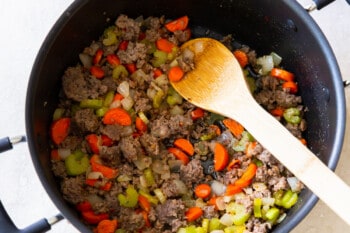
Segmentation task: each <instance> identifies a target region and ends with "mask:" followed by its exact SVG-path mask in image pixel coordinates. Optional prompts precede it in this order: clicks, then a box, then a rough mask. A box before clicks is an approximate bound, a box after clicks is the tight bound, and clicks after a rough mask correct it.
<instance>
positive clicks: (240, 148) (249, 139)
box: [232, 130, 255, 151]
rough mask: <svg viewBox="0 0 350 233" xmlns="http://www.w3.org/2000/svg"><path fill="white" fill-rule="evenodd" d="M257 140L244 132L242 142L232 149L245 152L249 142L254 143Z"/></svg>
mask: <svg viewBox="0 0 350 233" xmlns="http://www.w3.org/2000/svg"><path fill="white" fill-rule="evenodd" d="M254 140H255V139H254V137H253V136H252V135H251V134H250V133H249V132H248V131H246V130H245V131H243V133H242V138H241V140H239V141H237V142H235V143H234V144H233V146H232V149H234V150H235V151H245V149H246V147H247V144H248V142H253V141H254Z"/></svg>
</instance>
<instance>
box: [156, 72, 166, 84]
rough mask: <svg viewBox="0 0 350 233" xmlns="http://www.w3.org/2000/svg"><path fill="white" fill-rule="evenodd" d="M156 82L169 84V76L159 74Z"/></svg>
mask: <svg viewBox="0 0 350 233" xmlns="http://www.w3.org/2000/svg"><path fill="white" fill-rule="evenodd" d="M154 82H155V83H156V84H157V85H158V86H164V85H168V83H169V80H168V77H167V76H166V75H165V74H162V75H160V76H158V77H157V78H156V79H155V80H154Z"/></svg>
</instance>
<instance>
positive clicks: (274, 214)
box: [265, 207, 280, 223]
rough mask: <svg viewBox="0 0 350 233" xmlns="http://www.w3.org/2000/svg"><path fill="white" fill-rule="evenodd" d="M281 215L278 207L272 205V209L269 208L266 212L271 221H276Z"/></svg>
mask: <svg viewBox="0 0 350 233" xmlns="http://www.w3.org/2000/svg"><path fill="white" fill-rule="evenodd" d="M279 215H280V210H279V209H278V208H276V207H272V208H271V209H269V210H268V211H267V212H266V214H265V217H266V219H267V220H269V221H271V222H272V223H274V222H275V221H276V220H277V218H278V216H279Z"/></svg>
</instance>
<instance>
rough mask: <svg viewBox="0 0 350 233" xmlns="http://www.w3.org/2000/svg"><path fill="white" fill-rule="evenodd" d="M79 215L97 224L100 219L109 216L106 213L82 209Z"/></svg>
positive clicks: (88, 221)
mask: <svg viewBox="0 0 350 233" xmlns="http://www.w3.org/2000/svg"><path fill="white" fill-rule="evenodd" d="M81 216H82V217H83V219H84V220H85V221H86V222H87V223H89V224H98V223H99V222H101V221H102V220H105V219H108V218H109V215H108V214H106V213H101V214H95V213H94V211H92V210H88V211H83V212H82V213H81Z"/></svg>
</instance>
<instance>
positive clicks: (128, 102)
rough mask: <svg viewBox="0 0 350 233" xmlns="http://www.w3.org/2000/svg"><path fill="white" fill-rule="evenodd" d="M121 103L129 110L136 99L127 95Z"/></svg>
mask: <svg viewBox="0 0 350 233" xmlns="http://www.w3.org/2000/svg"><path fill="white" fill-rule="evenodd" d="M121 104H122V106H123V108H124V109H125V110H126V111H129V110H130V109H131V108H132V106H133V105H134V100H133V99H132V98H131V97H130V96H127V97H125V98H124V99H122V100H121Z"/></svg>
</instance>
